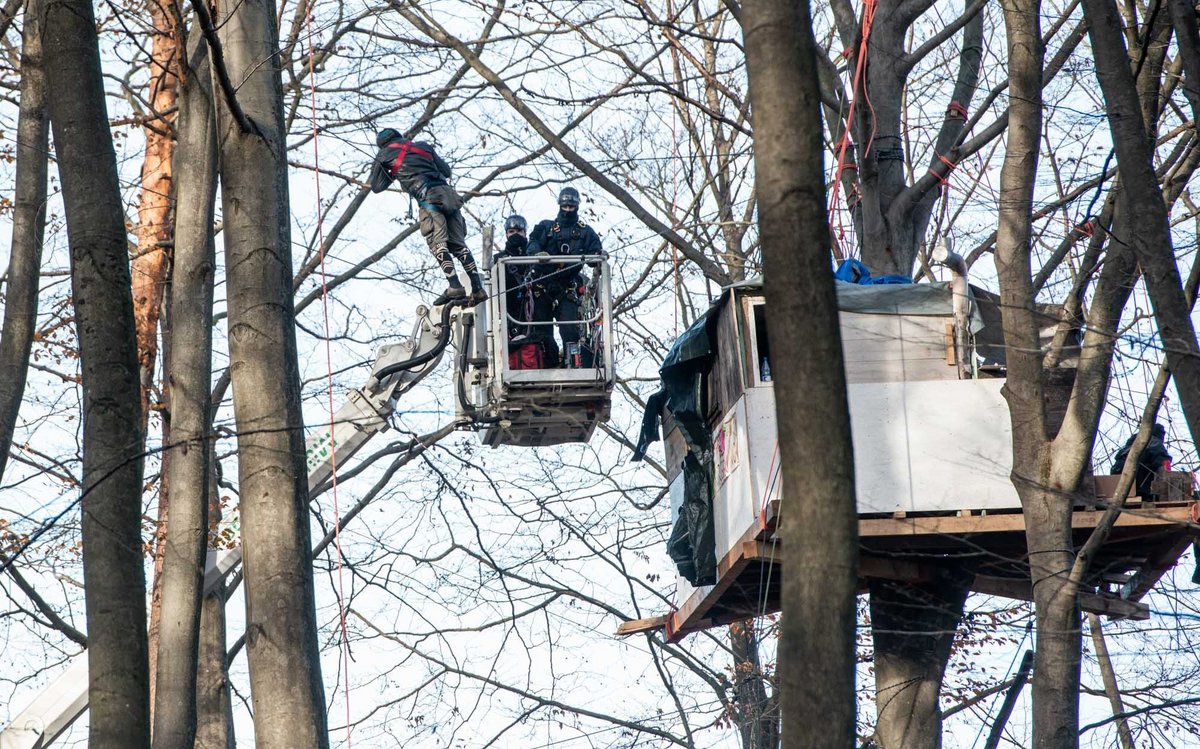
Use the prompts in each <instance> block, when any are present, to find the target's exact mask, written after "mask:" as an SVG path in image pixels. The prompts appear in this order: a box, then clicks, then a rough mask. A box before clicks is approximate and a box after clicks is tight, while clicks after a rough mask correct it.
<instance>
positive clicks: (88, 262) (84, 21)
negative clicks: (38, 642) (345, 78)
mask: <svg viewBox="0 0 1200 749" xmlns="http://www.w3.org/2000/svg"><path fill="white" fill-rule="evenodd" d="M43 19H44V23H43V29H44V34H45V36H44V44H45V46H44V49H45V55H46V57H45V59H46V83H47V86H48V89H49V90H50V91H53V92H54V96H52V97H50V98H49V102H48V104H49V111H50V120H51V123H52V125H53V130H54V145H55V150H56V156H57V159H58V168H59V174H60V176H61V179H62V185H63V204H64V206H65V210H66V217H67V240H68V243H69V244H70V248H71V288H72V294H73V302H74V308H75V324H76V328H77V331H78V335H79V349H80V360H81V368H82V374H83V377H82V381H83V388H82V389H83V502H82V507H83V577H84V594H85V600H86V611H87V625H88V641H89V647H88V650H87V653H88V672H89V673H88V676H89V691H90V702H89V708H90V711H91V716H90V720H89V738H88V745H89V746H90V747H93V749H107V748H108V747H112V748H113V749H139V748H141V747H148V746H149V745H150V719H149V682H150V678H149V667H148V665H147V641H146V577H145V571H144V569H143V566H142V561H143V560H142V538H141V497H142V451H141V445H142V430H141V427H140V425H141V423H142V415H141V400H140V399H141V394H140V384H139V377H138V362H137V345H136V342H135V340H134V328H133V296H132V292H131V290H130V285H129V283H130V275H129V263H128V252H127V250H126V247H127V239H128V238H127V236H126V234H125V223H124V221H125V214H124V205H123V203H122V200H121V190H120V184H119V183H118V181H117V162H116V154H115V153H114V150H113V143H112V136H111V134H110V132H109V129H108V112H107V109H106V107H105V101H104V86H103V80H102V78H101V69H100V50H99V45H98V41H97V38H96V22H95V17H94V15H93V13H92V5H91V3H90V2H87V0H49V1H48V2H47V3H46V6H45V12H44V14H43Z"/></svg>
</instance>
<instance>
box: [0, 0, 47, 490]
mask: <svg viewBox="0 0 1200 749" xmlns="http://www.w3.org/2000/svg"><path fill="white" fill-rule="evenodd" d="M41 13H42V0H30V3H29V10H28V11H27V12H26V21H25V28H24V29H23V30H22V36H23V42H22V45H21V102H20V112H19V114H18V115H17V148H16V151H17V173H16V184H15V185H14V186H13V193H14V195H13V227H12V244H11V251H10V259H9V263H8V274H7V276H8V278H7V283H6V284H5V288H4V292H5V293H4V326H3V330H2V331H0V476H3V475H4V469H5V467H6V466H7V464H8V450H9V448H10V447H11V446H12V438H13V431H14V430H15V429H16V426H17V415H18V413H19V412H20V410H21V400H22V398H23V397H24V395H25V379H26V376H27V375H28V373H29V353H30V351H31V349H32V348H33V331H34V328H35V327H36V325H37V309H38V271H39V269H40V268H41V264H42V240H43V238H44V236H45V232H46V172H47V156H48V154H47V152H48V150H49V131H50V120H49V119H47V117H46V77H45V73H44V72H43V71H42V27H41Z"/></svg>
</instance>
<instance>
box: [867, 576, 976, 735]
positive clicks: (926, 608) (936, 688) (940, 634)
mask: <svg viewBox="0 0 1200 749" xmlns="http://www.w3.org/2000/svg"><path fill="white" fill-rule="evenodd" d="M973 579H974V573H973V572H971V571H970V570H968V569H965V568H958V569H955V570H946V571H944V572H943V573H942V574H941V576H940V577H939V579H938V580H937V581H935V582H931V583H926V584H911V583H900V582H895V581H891V580H872V581H871V582H870V588H871V635H872V637H873V638H874V644H875V704H876V710H877V711H878V720H877V722H876V725H875V739H876V741H877V742H878V744H879V746H880V747H882V749H938V747H941V745H942V709H941V703H940V697H941V691H942V679H943V677H944V676H945V674H946V662H947V661H948V660H949V659H950V648H951V646H952V645H953V644H954V635H955V631H956V629H957V627H958V622H959V619H961V618H962V610H963V604H964V603H965V602H966V600H967V593H968V592H969V591H970V588H971V582H972V580H973Z"/></svg>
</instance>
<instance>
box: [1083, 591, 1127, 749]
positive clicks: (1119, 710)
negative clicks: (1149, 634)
mask: <svg viewBox="0 0 1200 749" xmlns="http://www.w3.org/2000/svg"><path fill="white" fill-rule="evenodd" d="M1087 620H1088V629H1089V630H1090V631H1091V635H1092V647H1094V648H1095V649H1096V660H1097V661H1098V662H1099V664H1100V678H1101V679H1102V680H1103V681H1104V693H1105V694H1106V695H1108V704H1109V705H1111V706H1112V711H1113V716H1114V717H1115V718H1116V721H1117V737H1118V738H1119V739H1120V740H1121V749H1134V743H1133V733H1132V732H1130V730H1129V719H1128V718H1126V717H1125V705H1124V703H1123V702H1122V701H1121V689H1120V687H1118V686H1117V675H1116V673H1115V672H1114V671H1113V665H1112V658H1110V657H1109V655H1108V643H1106V642H1105V641H1104V630H1103V629H1102V628H1101V626H1100V617H1098V616H1096V615H1095V614H1088V615H1087Z"/></svg>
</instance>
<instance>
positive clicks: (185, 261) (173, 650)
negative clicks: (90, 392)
mask: <svg viewBox="0 0 1200 749" xmlns="http://www.w3.org/2000/svg"><path fill="white" fill-rule="evenodd" d="M189 47H190V49H189V64H188V70H187V77H186V83H184V85H183V87H182V91H181V95H180V99H179V107H180V108H179V119H178V127H177V131H178V133H179V145H178V148H177V149H176V151H175V157H176V158H177V159H178V162H179V163H180V164H186V165H187V167H188V168H187V169H182V170H178V171H177V173H178V174H179V175H180V177H179V179H178V181H177V183H176V209H175V231H174V236H175V253H174V254H175V261H174V271H173V273H172V281H171V297H170V299H171V301H170V309H171V326H170V330H169V331H168V332H166V340H167V350H168V351H170V353H171V356H170V360H169V362H168V367H169V371H168V373H167V379H168V384H169V387H170V390H171V402H170V403H171V440H172V444H173V445H177V446H178V447H173V448H172V449H171V451H170V460H168V461H166V472H167V473H166V484H167V485H168V486H170V487H171V490H172V496H171V512H170V515H169V516H168V519H167V535H166V543H165V544H164V554H163V572H162V586H161V601H162V608H161V610H162V611H163V612H165V614H164V615H163V616H162V618H161V620H160V629H159V639H158V645H159V648H160V653H161V654H162V657H161V658H159V660H158V663H157V667H158V679H157V689H156V691H155V696H154V747H155V749H169V748H171V747H179V749H191V747H192V744H193V742H194V741H195V736H196V701H197V695H196V691H197V673H196V669H197V657H198V656H197V648H198V642H199V636H200V632H199V630H200V605H201V598H202V585H203V579H204V554H205V550H206V548H207V546H208V543H207V542H208V511H209V489H210V487H209V473H210V460H211V457H212V443H211V441H210V439H209V435H210V432H211V424H210V412H211V404H212V401H211V399H210V396H209V386H210V381H211V373H212V304H213V273H214V268H215V264H216V257H215V247H214V242H213V213H214V208H215V203H216V189H217V159H216V143H217V141H216V113H215V110H214V108H213V102H212V85H211V76H210V72H209V68H208V53H207V52H208V49H207V45H206V44H205V42H204V39H203V37H202V36H201V35H200V34H199V33H195V34H193V35H192V40H191V42H190V44H189ZM222 657H223V656H222Z"/></svg>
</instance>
